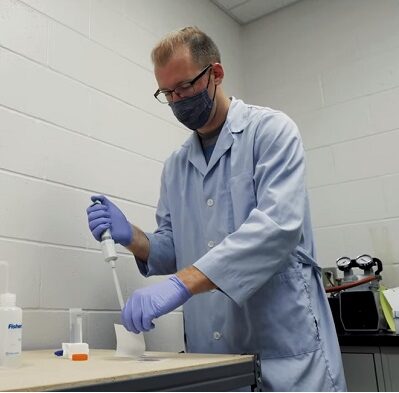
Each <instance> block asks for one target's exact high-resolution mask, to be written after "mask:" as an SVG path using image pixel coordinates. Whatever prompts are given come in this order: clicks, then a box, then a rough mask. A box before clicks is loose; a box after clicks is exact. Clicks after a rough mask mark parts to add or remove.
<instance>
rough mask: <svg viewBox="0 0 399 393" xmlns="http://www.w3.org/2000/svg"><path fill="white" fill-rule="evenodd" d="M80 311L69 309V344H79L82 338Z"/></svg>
mask: <svg viewBox="0 0 399 393" xmlns="http://www.w3.org/2000/svg"><path fill="white" fill-rule="evenodd" d="M82 315H83V312H82V309H81V308H70V309H69V342H70V343H81V342H83V337H82Z"/></svg>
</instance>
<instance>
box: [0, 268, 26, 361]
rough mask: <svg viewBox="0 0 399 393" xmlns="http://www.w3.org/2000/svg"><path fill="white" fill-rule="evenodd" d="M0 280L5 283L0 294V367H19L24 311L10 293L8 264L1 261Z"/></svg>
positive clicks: (14, 296)
mask: <svg viewBox="0 0 399 393" xmlns="http://www.w3.org/2000/svg"><path fill="white" fill-rule="evenodd" d="M0 278H2V279H3V281H5V284H4V285H3V288H4V289H3V288H1V289H2V292H3V293H0V367H18V366H19V365H20V362H21V352H22V309H20V308H19V307H17V306H16V295H15V294H14V293H9V292H8V264H7V262H4V261H0Z"/></svg>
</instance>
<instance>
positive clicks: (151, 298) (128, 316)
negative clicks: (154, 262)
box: [121, 275, 192, 333]
mask: <svg viewBox="0 0 399 393" xmlns="http://www.w3.org/2000/svg"><path fill="white" fill-rule="evenodd" d="M191 296H192V294H191V293H190V291H189V290H188V289H187V287H186V286H185V285H184V284H183V282H182V281H181V280H180V279H179V278H178V277H177V276H176V275H173V276H171V277H169V278H168V279H167V280H164V281H161V282H160V283H157V284H153V285H149V286H148V287H145V288H141V289H138V290H136V291H134V292H133V293H132V295H131V296H130V297H129V300H128V301H127V303H126V305H125V307H124V308H123V310H122V318H121V319H122V323H123V326H124V327H125V328H126V329H127V330H129V331H131V332H134V333H140V332H143V331H144V332H148V331H149V330H151V329H153V328H154V327H155V325H154V324H153V323H152V320H153V319H155V318H158V317H160V316H161V315H164V314H167V313H168V312H170V311H172V310H174V309H175V308H177V307H179V306H181V305H182V304H183V303H185V302H186V301H187V300H188V299H190V297H191Z"/></svg>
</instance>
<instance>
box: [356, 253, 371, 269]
mask: <svg viewBox="0 0 399 393" xmlns="http://www.w3.org/2000/svg"><path fill="white" fill-rule="evenodd" d="M356 263H357V265H358V266H359V267H360V269H363V270H368V269H370V268H371V266H373V265H374V264H375V263H374V259H373V258H372V257H371V256H370V255H368V254H363V255H359V256H358V257H357V258H356Z"/></svg>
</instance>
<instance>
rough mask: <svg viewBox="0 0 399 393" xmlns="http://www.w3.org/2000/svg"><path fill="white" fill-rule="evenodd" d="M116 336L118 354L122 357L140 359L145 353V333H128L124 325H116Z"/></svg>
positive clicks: (116, 354)
mask: <svg viewBox="0 0 399 393" xmlns="http://www.w3.org/2000/svg"><path fill="white" fill-rule="evenodd" d="M114 326H115V334H116V353H115V356H120V357H139V356H141V355H142V354H143V353H144V351H145V342H144V335H143V333H140V334H135V333H132V332H128V331H127V330H126V329H125V327H124V326H123V325H118V324H116V323H115V324H114Z"/></svg>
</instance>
